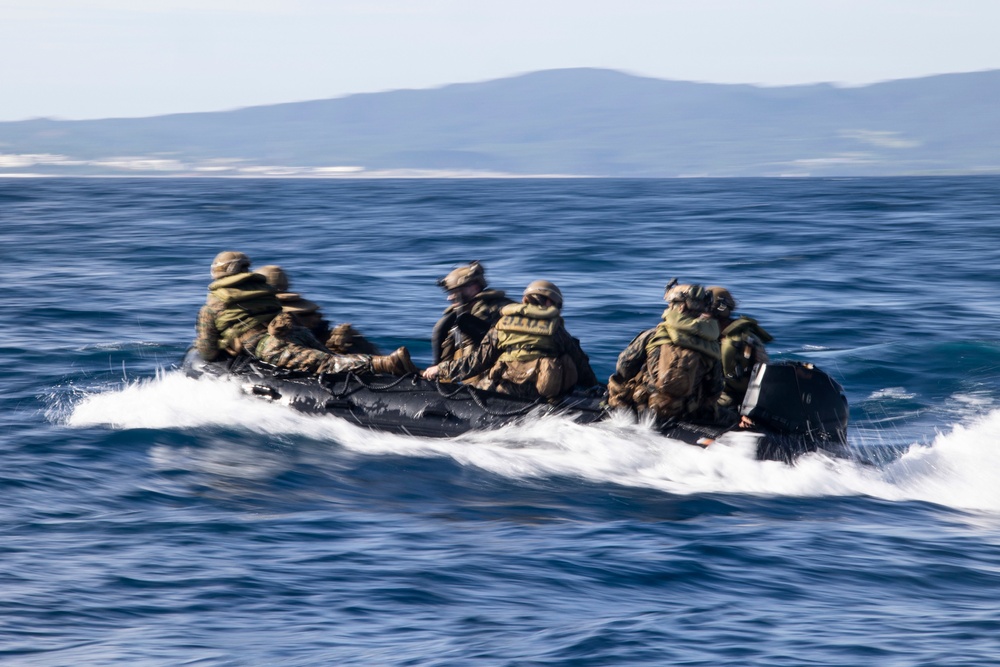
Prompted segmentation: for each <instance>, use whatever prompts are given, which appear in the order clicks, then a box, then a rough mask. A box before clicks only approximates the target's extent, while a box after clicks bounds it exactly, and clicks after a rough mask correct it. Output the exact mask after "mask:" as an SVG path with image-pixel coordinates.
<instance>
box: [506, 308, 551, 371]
mask: <svg viewBox="0 0 1000 667" xmlns="http://www.w3.org/2000/svg"><path fill="white" fill-rule="evenodd" d="M500 313H501V317H500V320H499V321H498V322H497V323H496V325H495V327H496V330H497V343H498V347H499V348H500V352H501V354H500V361H532V360H534V359H540V358H542V357H554V356H558V355H559V354H560V350H559V348H558V346H557V345H556V342H555V335H556V332H558V331H559V329H560V328H561V327H562V318H561V317H560V316H559V309H558V308H556V307H555V306H549V307H547V308H542V307H541V306H531V305H526V304H520V303H515V304H511V305H509V306H504V308H503V309H502V310H501V311H500Z"/></svg>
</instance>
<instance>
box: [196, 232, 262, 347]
mask: <svg viewBox="0 0 1000 667" xmlns="http://www.w3.org/2000/svg"><path fill="white" fill-rule="evenodd" d="M211 275H212V283H211V284H210V285H209V286H208V298H207V300H206V302H205V305H204V306H202V307H201V311H200V312H199V313H198V324H197V327H196V338H195V349H197V350H198V354H199V355H201V358H202V359H205V360H206V361H214V360H216V359H218V358H219V357H222V356H225V355H231V356H236V355H238V354H239V353H240V352H243V351H244V350H246V349H247V347H248V345H251V344H256V342H257V340H258V339H259V338H260V337H261V336H262V335H263V334H264V332H265V331H266V330H267V324H268V322H270V321H271V320H272V319H273V318H274V316H275V315H277V314H278V313H280V312H281V303H280V302H279V301H278V297H277V296H275V293H274V290H273V289H271V288H270V287H269V286H268V285H267V281H266V280H265V279H264V276H261V275H258V274H256V273H250V258H248V257H247V256H246V255H244V254H243V253H241V252H233V251H226V252H222V253H219V254H218V255H217V256H216V257H215V260H214V261H213V262H212V269H211Z"/></svg>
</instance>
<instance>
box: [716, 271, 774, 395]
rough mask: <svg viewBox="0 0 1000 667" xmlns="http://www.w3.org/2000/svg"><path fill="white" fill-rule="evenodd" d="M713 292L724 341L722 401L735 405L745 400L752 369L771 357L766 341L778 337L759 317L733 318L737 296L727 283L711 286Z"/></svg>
mask: <svg viewBox="0 0 1000 667" xmlns="http://www.w3.org/2000/svg"><path fill="white" fill-rule="evenodd" d="M708 291H709V292H710V293H711V294H712V315H713V316H714V317H715V319H716V320H717V321H718V322H719V329H721V332H722V333H721V334H720V335H721V338H720V342H721V344H722V376H723V379H724V380H725V389H723V391H722V395H721V396H720V397H719V405H720V406H722V407H724V408H729V409H735V408H738V407H739V406H740V404H741V403H742V402H743V397H744V396H746V393H747V387H748V386H749V384H750V373H751V372H752V371H753V368H754V366H755V365H757V364H760V363H766V362H767V360H768V357H767V351H766V350H765V349H764V344H765V343H770V342H771V341H772V340H774V337H773V336H771V334H769V333H768V332H767V331H765V330H764V328H763V327H761V326H760V325H759V324H758V323H757V320H755V319H753V318H752V317H747V316H746V315H739V316H737V317H736V319H733V317H734V315H735V313H733V311H734V310H735V309H736V300H735V299H733V296H732V294H730V293H729V290H727V289H726V288H725V287H719V286H714V287H709V288H708Z"/></svg>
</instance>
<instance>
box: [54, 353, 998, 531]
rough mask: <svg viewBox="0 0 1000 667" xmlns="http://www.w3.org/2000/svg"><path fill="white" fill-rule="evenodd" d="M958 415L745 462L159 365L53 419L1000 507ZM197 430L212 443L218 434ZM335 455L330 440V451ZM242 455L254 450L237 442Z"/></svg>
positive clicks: (594, 430)
mask: <svg viewBox="0 0 1000 667" xmlns="http://www.w3.org/2000/svg"><path fill="white" fill-rule="evenodd" d="M964 419H965V421H964V422H963V423H958V424H954V425H952V426H950V427H949V428H948V430H947V431H946V432H945V431H942V432H939V433H938V434H937V435H936V436H935V437H934V439H933V441H932V442H931V443H930V444H925V443H905V442H896V443H891V442H882V443H881V447H882V449H883V453H891V455H886V456H883V457H882V459H883V460H882V461H881V462H880V463H878V464H875V465H873V464H870V463H865V462H862V461H860V460H857V461H852V460H842V459H832V458H829V457H827V456H825V455H823V454H810V455H807V456H803V457H801V458H800V459H799V460H798V461H797V462H796V464H795V465H786V464H782V463H778V462H773V461H757V460H755V459H754V456H753V451H754V446H753V443H752V442H751V441H750V439H749V438H746V437H741V436H740V434H730V435H728V436H726V437H724V438H722V439H720V441H718V442H716V443H715V444H713V445H712V446H711V447H709V448H707V449H704V450H703V449H700V448H697V447H692V446H690V445H687V444H684V443H681V442H677V441H673V440H670V439H667V438H664V437H663V436H661V435H659V434H657V433H656V432H654V431H653V430H652V429H651V428H650V426H649V425H648V424H644V423H636V422H635V421H634V420H631V419H630V418H628V417H627V416H624V415H618V416H615V417H614V418H613V419H611V420H609V421H607V422H603V423H600V424H596V425H581V424H575V423H573V422H572V421H570V420H568V419H566V418H563V417H553V416H546V417H540V418H537V419H533V420H529V421H526V422H524V423H521V424H516V425H512V426H507V427H504V428H502V429H498V430H496V431H487V432H475V433H469V434H465V435H463V436H460V437H457V438H449V439H436V438H420V437H412V436H401V435H395V434H389V433H380V432H373V431H370V430H368V429H365V428H361V427H358V426H355V425H353V424H350V423H348V422H346V421H344V420H342V419H339V418H336V417H323V416H311V415H304V414H301V413H298V412H295V411H294V410H291V409H289V408H288V407H287V406H285V405H282V404H280V402H278V403H267V402H264V401H262V400H260V399H258V398H253V397H249V396H246V395H245V394H243V393H242V391H241V389H240V385H239V383H238V382H234V381H228V380H214V379H208V378H203V379H200V380H194V379H191V378H188V377H186V376H185V375H183V373H181V372H179V371H170V372H162V371H161V372H160V373H158V374H157V376H156V377H155V378H149V379H145V380H139V381H136V382H131V383H128V384H124V385H118V386H115V387H106V388H104V389H101V390H98V391H94V392H91V393H88V394H86V395H83V396H82V397H80V398H79V399H78V400H76V401H75V403H73V404H71V405H69V406H68V408H67V409H66V414H64V415H63V416H62V417H60V418H59V421H62V422H63V423H65V424H66V425H67V426H69V427H72V428H89V427H110V428H112V429H161V430H165V429H181V430H185V431H195V432H198V431H200V430H205V429H213V428H224V429H226V430H228V431H233V430H236V431H238V432H248V433H253V434H262V435H264V436H266V437H271V438H275V439H278V440H281V441H285V442H287V439H288V438H294V437H297V436H298V437H303V438H310V439H313V440H317V441H321V442H330V443H335V444H336V445H337V446H339V447H340V448H343V450H346V451H349V452H352V453H353V454H356V455H362V456H373V457H376V456H384V455H396V456H410V457H448V458H450V459H452V460H454V461H455V462H456V463H458V464H459V465H461V466H466V467H469V468H478V469H481V470H484V471H488V472H490V473H493V474H496V475H500V476H503V477H506V478H509V479H512V480H517V479H528V478H544V477H567V476H568V477H577V478H580V479H583V480H587V481H590V482H597V483H611V484H616V485H621V486H625V487H637V488H647V489H655V490H659V491H662V492H665V493H671V494H678V495H690V494H700V493H724V494H753V495H761V496H792V497H824V496H868V497H874V498H879V499H883V500H888V501H923V502H930V503H935V504H939V505H943V506H947V507H952V508H957V509H963V510H982V511H989V512H995V511H1000V485H997V484H996V483H995V480H996V479H997V478H998V476H1000V448H998V447H997V446H996V444H997V441H998V440H1000V410H994V411H992V412H989V413H987V414H986V415H985V416H978V417H976V416H972V415H971V413H970V415H968V416H966V417H965V418H964ZM205 438H206V441H208V440H211V441H213V442H216V441H217V440H218V435H217V434H206V435H205ZM869 447H870V445H869ZM336 452H337V450H336V449H331V450H330V456H331V457H335V456H337V453H336ZM246 456H247V458H248V459H249V458H253V457H254V456H255V455H254V454H253V453H252V452H250V451H247V453H246ZM876 458H877V457H876ZM260 463H261V461H260V460H247V461H246V465H247V471H248V473H250V472H251V471H256V472H253V473H251V474H252V476H258V475H259V471H260ZM229 468H230V469H231V468H232V465H231V463H230V464H229Z"/></svg>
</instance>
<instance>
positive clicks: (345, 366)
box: [318, 354, 372, 373]
mask: <svg viewBox="0 0 1000 667" xmlns="http://www.w3.org/2000/svg"><path fill="white" fill-rule="evenodd" d="M371 370H372V358H371V355H368V354H331V355H329V356H328V358H327V360H326V361H324V362H323V365H322V366H320V369H319V371H318V372H319V373H346V372H348V371H354V372H355V373H364V372H368V373H370V372H371Z"/></svg>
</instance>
